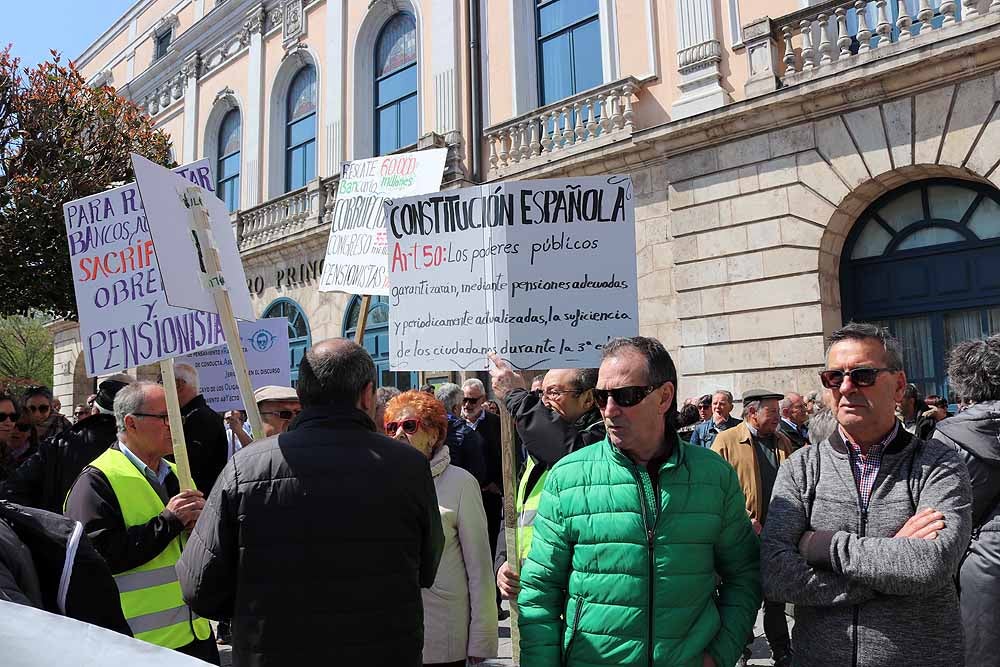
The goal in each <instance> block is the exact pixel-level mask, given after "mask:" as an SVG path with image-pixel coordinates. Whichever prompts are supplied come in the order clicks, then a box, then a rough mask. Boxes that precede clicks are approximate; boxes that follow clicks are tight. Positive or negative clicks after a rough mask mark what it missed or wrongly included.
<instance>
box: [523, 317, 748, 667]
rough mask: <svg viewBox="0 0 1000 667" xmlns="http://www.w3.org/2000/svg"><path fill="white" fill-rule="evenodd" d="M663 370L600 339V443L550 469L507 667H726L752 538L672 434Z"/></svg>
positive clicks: (731, 494) (702, 457)
mask: <svg viewBox="0 0 1000 667" xmlns="http://www.w3.org/2000/svg"><path fill="white" fill-rule="evenodd" d="M676 386H677V370H676V369H675V367H674V363H673V360H672V359H671V358H670V355H669V354H668V353H667V351H666V350H665V349H664V347H663V345H662V344H661V343H660V342H659V341H657V340H656V339H653V338H645V337H641V336H639V337H635V338H618V339H614V340H611V341H610V342H609V343H608V344H607V345H606V346H605V347H604V350H603V360H602V361H601V367H600V370H599V372H598V379H597V386H596V388H595V389H594V390H593V396H594V401H595V402H596V403H597V406H598V407H599V408H600V410H601V414H602V416H603V418H604V423H605V425H606V427H607V433H608V435H607V438H605V439H604V440H602V441H601V442H598V443H596V444H594V445H591V446H589V447H584V448H583V449H580V450H578V451H576V452H573V453H572V454H569V455H568V456H566V457H564V458H563V459H561V460H560V461H559V462H558V463H556V464H555V465H554V466H553V467H552V470H551V472H550V473H549V476H548V479H546V481H545V488H544V491H543V493H542V499H541V502H540V503H539V506H538V515H537V517H536V519H535V524H534V537H533V538H532V542H531V550H530V551H529V553H528V559H527V561H526V562H525V564H524V569H523V570H522V571H521V592H520V593H519V594H518V598H517V600H518V604H519V606H520V610H521V621H520V629H521V664H523V665H566V666H568V667H574V666H581V665H587V666H588V667H592V666H594V665H699V666H702V667H731V666H732V665H734V664H736V660H737V658H738V657H739V655H740V652H741V651H742V649H743V644H744V642H745V640H746V637H747V636H748V635H749V634H750V632H751V630H752V629H753V624H754V619H755V618H756V614H757V609H758V607H759V606H760V601H761V596H760V573H759V551H758V542H757V537H756V536H755V535H754V532H753V529H752V528H751V527H750V521H749V519H748V518H747V514H746V509H745V507H744V505H745V501H744V498H743V492H742V490H741V489H740V483H739V479H737V477H736V472H735V471H734V470H733V468H732V466H730V465H729V464H728V463H726V462H725V461H723V460H722V459H721V458H720V457H719V456H718V455H717V454H715V453H714V452H710V451H708V450H707V449H705V448H703V447H692V446H690V445H686V444H683V443H682V442H681V441H680V439H679V438H678V437H677V432H676V426H675V424H676V419H677V401H676Z"/></svg>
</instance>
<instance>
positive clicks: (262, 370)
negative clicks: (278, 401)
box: [178, 317, 292, 413]
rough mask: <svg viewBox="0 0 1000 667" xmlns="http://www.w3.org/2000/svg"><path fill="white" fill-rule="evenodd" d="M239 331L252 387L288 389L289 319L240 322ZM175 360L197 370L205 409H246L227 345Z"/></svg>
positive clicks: (289, 371) (289, 374)
mask: <svg viewBox="0 0 1000 667" xmlns="http://www.w3.org/2000/svg"><path fill="white" fill-rule="evenodd" d="M239 328H240V340H241V341H242V343H243V352H244V354H246V358H247V368H248V369H249V370H250V382H251V384H253V388H254V389H260V388H261V387H264V386H266V385H271V384H274V385H279V386H282V387H289V386H291V383H292V381H291V368H290V365H291V354H290V352H289V349H288V320H287V319H285V318H283V317H272V318H268V319H263V320H257V321H256V322H240V323H239ZM178 361H183V362H184V363H188V364H191V365H192V366H194V367H195V370H197V371H198V384H199V388H200V389H201V394H202V395H203V396H204V397H205V402H206V403H208V407H210V408H212V409H213V410H215V411H216V412H218V413H223V412H225V411H226V410H243V409H245V407H244V405H243V399H242V398H241V397H240V388H239V386H238V385H237V384H236V371H235V369H234V368H233V360H232V358H230V356H229V348H228V346H226V345H222V346H220V347H214V348H212V349H211V350H202V351H200V352H195V353H194V354H189V355H187V356H186V357H184V358H182V359H179V360H178Z"/></svg>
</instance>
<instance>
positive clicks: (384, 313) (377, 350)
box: [344, 296, 419, 391]
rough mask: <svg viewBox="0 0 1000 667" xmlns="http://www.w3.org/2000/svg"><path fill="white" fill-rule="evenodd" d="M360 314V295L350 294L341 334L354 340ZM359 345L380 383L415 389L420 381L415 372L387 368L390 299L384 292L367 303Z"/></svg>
mask: <svg viewBox="0 0 1000 667" xmlns="http://www.w3.org/2000/svg"><path fill="white" fill-rule="evenodd" d="M360 317H361V297H359V296H355V297H352V298H351V301H350V303H349V304H348V306H347V312H346V314H345V316H344V338H350V339H351V340H354V338H355V336H356V335H357V332H358V319H359V318H360ZM362 345H364V346H365V349H366V350H368V354H370V355H371V357H372V361H374V362H375V370H376V372H377V373H378V385H379V386H380V387H384V386H391V387H397V388H399V389H400V390H402V391H406V390H408V389H416V388H417V387H418V386H419V385H418V383H419V376H418V375H417V373H397V372H393V371H390V370H389V300H388V299H387V298H386V297H384V296H373V297H372V299H371V303H370V304H369V306H368V318H367V320H366V324H365V335H364V339H363V340H362Z"/></svg>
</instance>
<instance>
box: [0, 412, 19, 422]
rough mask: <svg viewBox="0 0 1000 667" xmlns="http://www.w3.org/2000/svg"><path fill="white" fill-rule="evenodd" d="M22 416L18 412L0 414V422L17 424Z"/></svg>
mask: <svg viewBox="0 0 1000 667" xmlns="http://www.w3.org/2000/svg"><path fill="white" fill-rule="evenodd" d="M20 416H21V415H20V414H18V413H16V412H0V422H5V421H7V420H8V419H9V420H11V421H12V422H16V421H17V420H18V418H19V417H20Z"/></svg>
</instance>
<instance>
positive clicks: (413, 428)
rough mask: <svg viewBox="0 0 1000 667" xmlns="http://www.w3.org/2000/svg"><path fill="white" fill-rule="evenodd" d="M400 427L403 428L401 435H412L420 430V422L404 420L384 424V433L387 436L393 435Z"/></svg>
mask: <svg viewBox="0 0 1000 667" xmlns="http://www.w3.org/2000/svg"><path fill="white" fill-rule="evenodd" d="M400 426H402V427H403V433H406V434H407V435H413V434H414V433H416V432H417V429H418V428H420V420H419V419H404V420H403V421H401V422H386V423H385V432H386V433H388V434H389V435H395V434H396V431H398V430H399V427H400Z"/></svg>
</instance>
